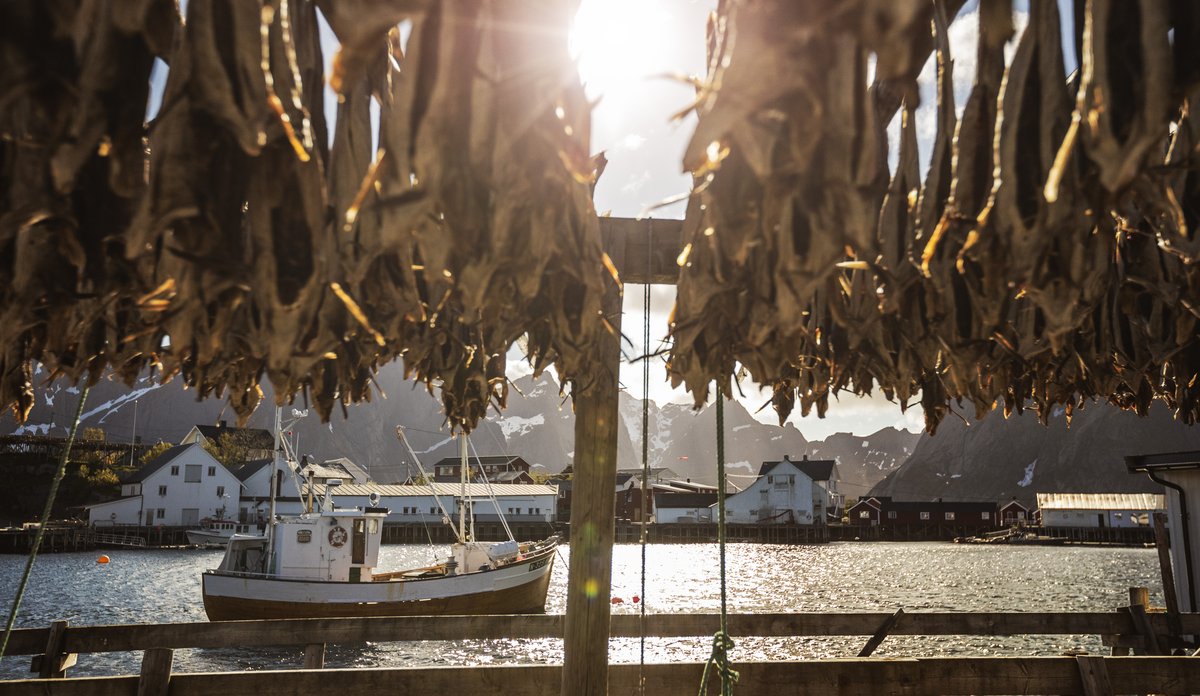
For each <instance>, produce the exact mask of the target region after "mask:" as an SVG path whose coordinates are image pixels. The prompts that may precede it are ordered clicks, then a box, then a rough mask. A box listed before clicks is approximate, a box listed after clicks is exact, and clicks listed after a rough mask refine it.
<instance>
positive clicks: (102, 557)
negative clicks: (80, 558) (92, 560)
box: [96, 554, 109, 565]
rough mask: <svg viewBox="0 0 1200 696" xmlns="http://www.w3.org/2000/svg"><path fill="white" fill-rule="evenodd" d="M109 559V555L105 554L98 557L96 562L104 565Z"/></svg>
mask: <svg viewBox="0 0 1200 696" xmlns="http://www.w3.org/2000/svg"><path fill="white" fill-rule="evenodd" d="M108 561H109V558H108V556H105V555H103V554H101V555H100V558H97V559H96V562H97V563H99V564H100V565H104V564H105V563H108Z"/></svg>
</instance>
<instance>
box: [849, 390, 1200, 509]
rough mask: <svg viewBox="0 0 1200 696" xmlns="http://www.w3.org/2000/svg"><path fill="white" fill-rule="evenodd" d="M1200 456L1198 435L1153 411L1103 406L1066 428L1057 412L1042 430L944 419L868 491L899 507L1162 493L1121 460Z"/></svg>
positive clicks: (992, 420)
mask: <svg viewBox="0 0 1200 696" xmlns="http://www.w3.org/2000/svg"><path fill="white" fill-rule="evenodd" d="M1195 449H1200V429H1198V428H1195V427H1191V426H1186V425H1183V424H1181V423H1179V422H1177V421H1175V420H1174V419H1173V418H1172V417H1171V414H1170V412H1169V411H1168V410H1167V409H1166V408H1165V407H1161V406H1158V405H1156V406H1154V407H1153V408H1151V410H1150V414H1149V415H1148V416H1147V417H1146V418H1139V417H1137V416H1136V415H1135V414H1132V413H1128V412H1125V411H1121V410H1119V409H1117V408H1115V407H1113V406H1110V405H1108V404H1105V403H1094V404H1089V405H1087V407H1086V408H1084V409H1082V410H1081V411H1077V412H1076V413H1075V416H1074V418H1073V420H1072V423H1071V427H1070V428H1067V425H1066V418H1065V417H1064V416H1063V415H1062V413H1061V411H1060V412H1058V413H1057V414H1056V415H1055V416H1053V417H1051V419H1050V422H1049V424H1048V425H1046V426H1042V425H1041V424H1040V423H1038V421H1037V418H1036V417H1035V416H1034V415H1033V414H1031V413H1028V412H1027V413H1025V414H1024V415H1021V416H1013V417H1012V418H1009V419H1007V420H1005V419H1004V418H1003V417H1002V416H1001V414H999V413H993V414H991V415H989V416H988V417H986V418H984V419H982V420H980V421H977V422H972V421H971V419H965V420H959V419H947V420H945V421H943V422H942V425H941V426H940V427H939V428H938V432H937V435H936V436H930V435H922V436H921V439H920V441H919V442H918V443H917V446H916V449H915V450H914V451H913V454H912V456H911V457H909V459H908V461H906V462H905V463H904V464H903V465H902V466H901V467H900V468H898V469H897V470H896V471H894V472H892V473H891V474H890V475H888V477H887V478H886V479H884V480H883V481H881V482H880V483H879V484H878V485H877V486H875V488H874V489H873V490H872V491H871V493H872V494H874V495H890V496H892V497H893V498H896V499H897V500H932V499H935V498H939V497H943V498H946V499H954V500H1008V499H1010V498H1013V497H1015V498H1017V499H1018V500H1021V501H1022V502H1025V503H1027V504H1029V503H1032V502H1033V501H1034V500H1035V499H1036V495H1037V493H1048V492H1077V493H1119V492H1161V490H1162V489H1161V487H1160V486H1158V485H1157V484H1154V483H1153V482H1151V481H1150V480H1148V479H1147V478H1146V477H1145V476H1136V475H1130V474H1129V473H1128V472H1127V471H1126V470H1125V463H1124V459H1123V457H1124V456H1125V455H1128V454H1146V453H1154V452H1171V451H1180V450H1195Z"/></svg>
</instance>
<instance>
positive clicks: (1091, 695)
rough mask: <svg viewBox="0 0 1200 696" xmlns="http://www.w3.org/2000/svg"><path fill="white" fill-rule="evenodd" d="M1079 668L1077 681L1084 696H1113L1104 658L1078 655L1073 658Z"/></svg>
mask: <svg viewBox="0 0 1200 696" xmlns="http://www.w3.org/2000/svg"><path fill="white" fill-rule="evenodd" d="M1075 663H1076V664H1077V665H1078V666H1079V679H1080V681H1081V682H1082V686H1083V694H1084V696H1113V690H1112V684H1111V683H1110V682H1109V680H1108V668H1107V667H1105V665H1104V658H1103V657H1100V656H1098V655H1079V656H1077V657H1076V658H1075Z"/></svg>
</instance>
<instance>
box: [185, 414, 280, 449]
mask: <svg viewBox="0 0 1200 696" xmlns="http://www.w3.org/2000/svg"><path fill="white" fill-rule="evenodd" d="M196 430H197V431H199V432H200V434H201V435H203V436H204V438H205V439H206V440H208V441H209V442H212V443H213V444H216V443H217V441H218V440H220V439H221V436H222V435H230V436H232V437H234V438H236V439H237V441H238V442H240V443H242V444H245V445H246V446H247V447H253V448H254V449H275V436H274V435H272V434H271V433H270V431H267V430H263V429H262V428H231V427H229V426H227V425H225V421H221V422H220V423H219V424H217V425H197V426H196Z"/></svg>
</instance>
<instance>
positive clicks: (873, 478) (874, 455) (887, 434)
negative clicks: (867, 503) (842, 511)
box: [808, 428, 921, 498]
mask: <svg viewBox="0 0 1200 696" xmlns="http://www.w3.org/2000/svg"><path fill="white" fill-rule="evenodd" d="M920 438H921V436H920V435H919V434H918V433H911V432H909V431H907V430H900V429H897V428H883V429H881V430H879V431H877V432H874V433H871V434H870V435H854V434H851V433H834V434H833V435H830V436H829V437H827V438H825V439H824V440H816V441H813V442H810V443H809V444H808V456H809V457H811V458H813V459H833V460H835V461H836V462H837V463H838V474H839V475H840V476H841V484H840V486H839V490H840V491H841V492H842V494H843V495H845V496H846V497H852V498H857V497H859V496H861V495H864V494H865V493H867V491H870V490H871V488H872V487H873V486H874V485H875V484H877V483H879V482H880V481H881V480H883V478H884V477H885V476H887V475H888V474H889V473H891V472H892V471H894V470H896V469H897V468H899V467H900V466H901V465H902V464H904V462H905V460H907V459H908V456H909V455H910V454H912V452H913V449H914V448H915V447H916V445H917V441H918V440H920Z"/></svg>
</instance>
